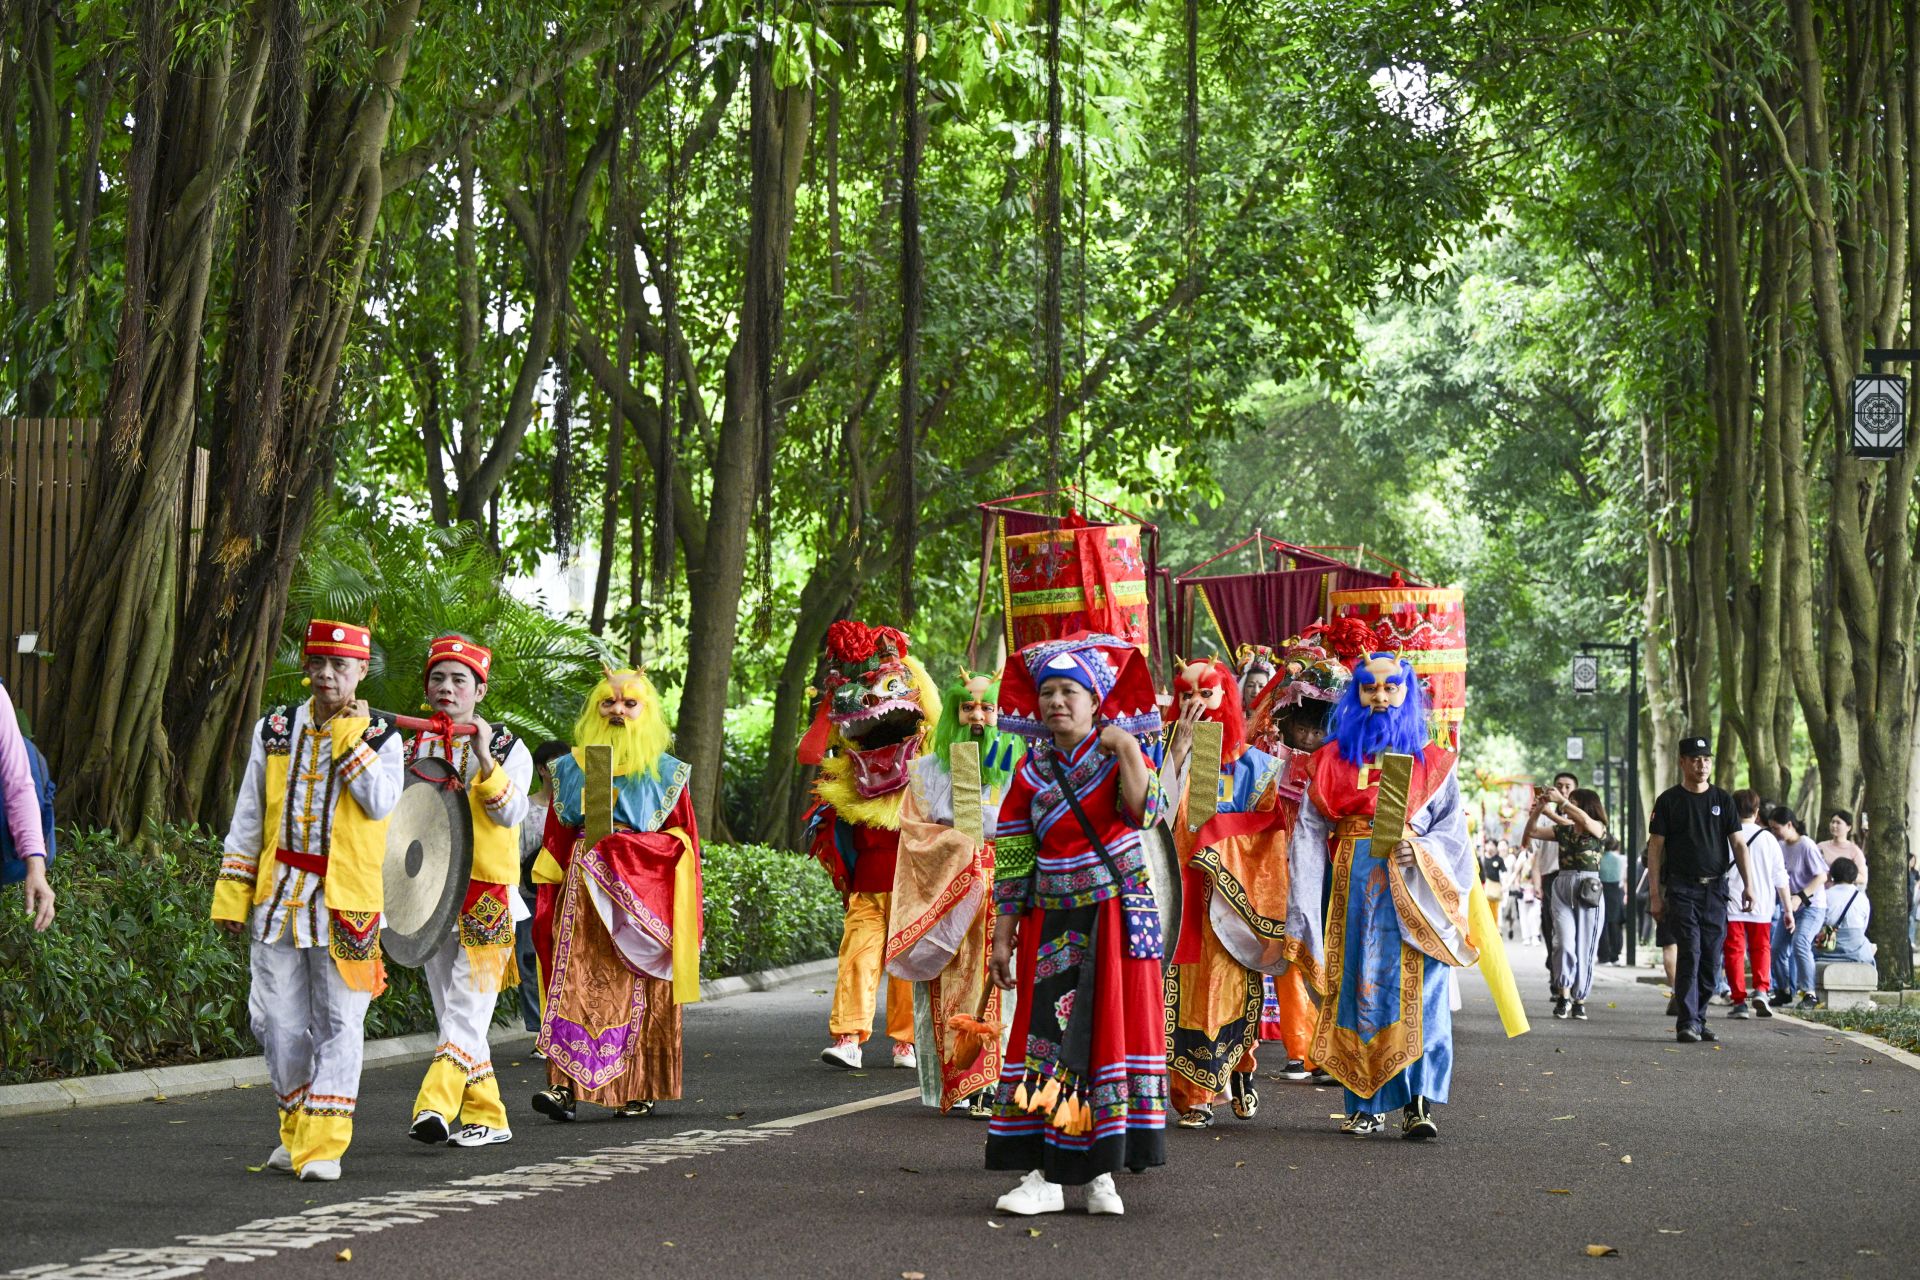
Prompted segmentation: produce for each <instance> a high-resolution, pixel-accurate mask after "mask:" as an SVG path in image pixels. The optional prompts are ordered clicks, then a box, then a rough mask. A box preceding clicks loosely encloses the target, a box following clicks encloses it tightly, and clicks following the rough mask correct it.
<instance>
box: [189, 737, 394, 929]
mask: <svg viewBox="0 0 1920 1280" xmlns="http://www.w3.org/2000/svg"><path fill="white" fill-rule="evenodd" d="M280 710H281V711H282V712H283V713H284V718H282V719H281V723H282V724H285V725H287V726H289V727H290V726H291V725H292V723H293V709H292V708H290V707H289V708H281V709H280ZM275 719H276V716H275V715H274V714H272V713H269V714H268V716H267V717H266V718H265V719H264V720H262V721H261V726H260V736H261V738H262V739H263V740H264V741H265V743H266V748H267V769H266V776H265V778H264V780H263V784H262V792H263V794H262V797H261V799H262V802H263V804H262V812H261V815H260V848H259V849H258V850H256V851H255V856H256V857H257V858H258V860H259V865H258V867H257V869H256V871H255V873H254V880H253V905H256V906H257V905H259V904H260V903H263V902H265V901H266V900H267V899H268V897H269V896H271V895H272V893H273V877H274V866H275V865H276V863H277V862H278V859H277V858H275V856H274V853H275V850H277V849H278V848H279V845H280V826H281V821H282V819H283V818H284V817H285V814H286V804H287V771H288V769H289V768H290V767H291V765H292V756H291V755H290V754H289V748H290V740H289V738H288V737H285V736H277V735H275V734H274V733H273V725H274V721H275ZM330 728H331V729H332V731H333V758H334V759H335V760H336V761H337V760H339V759H340V758H341V757H343V756H345V755H346V754H347V753H348V752H350V751H352V750H353V748H354V746H355V745H356V744H358V743H360V742H365V743H366V744H367V745H368V746H369V747H374V748H376V749H377V747H378V744H379V743H380V742H381V741H382V740H383V739H384V738H385V737H386V735H388V734H390V733H393V732H395V730H394V727H393V724H392V722H391V721H389V720H387V719H386V718H385V717H381V716H375V717H374V718H373V719H372V720H371V722H369V721H368V720H367V719H365V718H363V717H356V716H336V717H334V720H333V722H332V724H331V726H330ZM326 853H327V874H326V878H325V879H326V893H327V907H328V909H329V910H332V911H352V912H369V911H373V912H377V911H380V910H382V909H383V903H384V899H383V889H384V881H383V878H382V866H383V864H384V863H385V861H386V856H387V819H386V818H378V819H375V818H369V817H368V816H367V813H366V810H364V809H362V808H361V807H360V803H359V801H357V800H355V799H354V798H353V796H352V795H351V794H349V793H348V791H347V789H346V788H345V787H342V788H340V791H339V797H338V799H337V800H336V801H335V803H334V807H333V821H332V824H331V834H330V836H329V838H328V843H327V849H326ZM242 893H244V886H242V885H241V884H240V883H238V882H236V881H232V880H222V881H220V882H219V883H218V884H217V885H216V886H215V887H214V895H213V917H214V919H216V920H244V919H246V917H247V911H246V906H247V903H246V901H245V899H244V898H241V897H240V895H241V894H242ZM236 899H238V900H236Z"/></svg>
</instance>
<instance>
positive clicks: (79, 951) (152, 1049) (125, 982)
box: [0, 826, 434, 1083]
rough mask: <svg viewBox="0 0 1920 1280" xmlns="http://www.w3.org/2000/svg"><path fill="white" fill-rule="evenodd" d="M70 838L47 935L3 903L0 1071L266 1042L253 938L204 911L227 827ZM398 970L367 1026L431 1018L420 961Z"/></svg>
mask: <svg viewBox="0 0 1920 1280" xmlns="http://www.w3.org/2000/svg"><path fill="white" fill-rule="evenodd" d="M61 840H62V850H61V855H60V860H59V862H57V863H56V864H55V865H54V868H53V872H52V878H53V881H54V885H55V891H56V892H57V893H58V894H59V902H60V906H59V916H58V918H57V919H56V921H55V922H54V927H53V928H51V929H49V930H48V931H47V932H45V933H40V934H36V933H34V932H33V930H32V929H31V928H30V927H29V926H28V924H27V923H26V920H25V917H24V916H23V915H22V913H21V912H20V911H19V910H17V909H16V904H14V903H12V902H11V901H10V902H8V903H7V904H6V905H7V907H8V909H6V910H0V975H5V976H4V979H3V980H0V1083H11V1082H17V1081H21V1080H36V1079H49V1078H59V1077H62V1076H79V1075H94V1074H98V1073H101V1072H108V1071H131V1070H135V1069H137V1068H142V1067H157V1066H166V1065H170V1064H173V1063H180V1062H199V1061H204V1060H207V1059H216V1058H231V1057H240V1056H245V1055H250V1054H255V1053H258V1052H259V1048H258V1046H256V1045H255V1043H254V1040H253V1035H252V1033H251V1032H250V1031H249V1030H248V1025H247V989H248V966H247V945H248V944H247V942H246V941H245V939H243V938H236V937H234V936H232V935H231V934H228V933H226V932H224V931H222V930H221V929H220V928H219V927H218V926H216V925H215V924H214V923H213V921H211V920H209V919H208V918H207V906H208V904H209V903H210V902H211V901H212V900H213V881H214V875H215V873H216V872H217V871H218V870H219V867H220V841H219V838H218V837H216V836H214V835H213V834H212V833H210V832H208V831H206V830H204V829H199V828H191V827H171V826H169V827H158V828H154V829H152V830H150V831H149V832H148V839H147V841H146V842H144V843H143V844H140V845H135V844H131V843H121V842H119V841H116V840H114V839H112V838H111V837H110V836H108V835H106V834H105V833H102V832H79V831H62V832H61ZM9 897H10V898H11V897H12V895H9ZM388 978H389V986H388V989H387V992H386V994H384V995H383V996H381V997H380V998H379V999H378V1000H375V1001H374V1002H373V1006H372V1008H371V1009H370V1010H369V1011H368V1014H367V1035H368V1036H369V1037H379V1036H394V1035H404V1034H406V1033H408V1032H413V1031H428V1030H431V1029H432V1028H433V1025H434V1018H433V1002H432V1000H431V999H430V998H429V997H428V994H427V989H426V984H425V983H424V982H422V981H421V979H420V976H419V974H418V973H415V972H413V971H411V970H405V969H398V968H390V969H389V970H388Z"/></svg>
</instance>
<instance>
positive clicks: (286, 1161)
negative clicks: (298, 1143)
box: [267, 1142, 293, 1173]
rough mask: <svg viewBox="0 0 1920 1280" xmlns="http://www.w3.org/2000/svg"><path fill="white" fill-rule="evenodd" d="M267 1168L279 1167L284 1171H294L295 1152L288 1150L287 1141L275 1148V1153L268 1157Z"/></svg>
mask: <svg viewBox="0 0 1920 1280" xmlns="http://www.w3.org/2000/svg"><path fill="white" fill-rule="evenodd" d="M267 1168H269V1169H278V1170H279V1171H280V1172H282V1173H292V1172H293V1152H291V1151H289V1150H287V1144H286V1143H284V1142H283V1143H281V1144H280V1145H279V1146H277V1147H275V1148H274V1149H273V1154H272V1155H270V1156H268V1157H267Z"/></svg>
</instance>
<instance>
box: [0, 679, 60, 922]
mask: <svg viewBox="0 0 1920 1280" xmlns="http://www.w3.org/2000/svg"><path fill="white" fill-rule="evenodd" d="M36 765H37V770H36ZM36 771H37V772H38V773H39V775H40V777H39V778H37V779H36V778H35V776H34V775H35V773H36ZM43 794H44V796H45V798H46V799H47V800H49V801H51V800H52V798H53V786H52V784H51V783H50V782H48V781H47V780H46V762H45V761H44V760H42V759H40V758H39V753H38V752H36V751H35V750H34V749H33V745H32V744H31V743H29V742H28V741H27V740H26V737H25V736H24V735H23V734H22V733H21V732H20V721H19V720H18V719H17V718H16V717H15V715H14V712H13V699H11V698H9V697H8V696H7V688H6V686H5V685H0V800H3V801H4V803H0V869H3V870H4V874H5V883H7V884H12V883H13V882H14V881H16V880H18V881H20V882H21V884H22V885H23V887H24V889H25V892H26V898H27V914H28V915H29V916H31V917H32V919H33V927H34V931H35V932H37V933H45V932H46V931H47V927H48V926H49V925H51V924H52V923H53V886H52V885H50V884H48V883H47V856H48V854H49V853H50V852H51V846H52V842H51V841H50V840H49V839H48V837H47V828H48V827H51V825H52V819H53V813H52V809H51V807H46V808H43V807H42V804H41V799H42V796H43ZM43 823H44V824H45V825H44V826H43V825H42V824H43Z"/></svg>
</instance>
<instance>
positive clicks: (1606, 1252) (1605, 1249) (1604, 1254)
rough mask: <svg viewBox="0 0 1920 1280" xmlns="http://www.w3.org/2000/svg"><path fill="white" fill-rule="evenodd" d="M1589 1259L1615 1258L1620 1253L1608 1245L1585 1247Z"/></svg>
mask: <svg viewBox="0 0 1920 1280" xmlns="http://www.w3.org/2000/svg"><path fill="white" fill-rule="evenodd" d="M1587 1256H1588V1257H1589V1258H1617V1257H1619V1256H1620V1251H1619V1250H1618V1249H1616V1248H1614V1247H1613V1246H1612V1245H1610V1244H1590V1245H1588V1246H1587Z"/></svg>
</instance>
